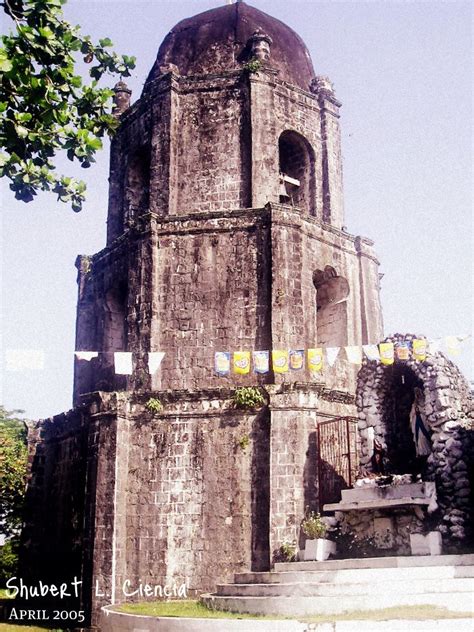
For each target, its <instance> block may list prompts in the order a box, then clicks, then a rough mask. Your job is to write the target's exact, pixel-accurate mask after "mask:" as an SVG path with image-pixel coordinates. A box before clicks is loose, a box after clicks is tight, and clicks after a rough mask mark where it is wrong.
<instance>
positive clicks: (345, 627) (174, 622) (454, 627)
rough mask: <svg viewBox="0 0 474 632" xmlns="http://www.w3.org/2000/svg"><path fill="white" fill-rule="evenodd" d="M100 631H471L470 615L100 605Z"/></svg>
mask: <svg viewBox="0 0 474 632" xmlns="http://www.w3.org/2000/svg"><path fill="white" fill-rule="evenodd" d="M100 629H101V632H354V630H355V629H360V630H364V632H406V630H410V632H472V619H470V618H469V619H443V620H435V619H430V620H425V621H417V620H411V619H406V620H402V619H400V620H390V621H366V620H354V621H334V622H328V623H303V622H302V621H296V620H294V621H291V620H288V619H287V620H271V619H267V620H263V621H260V620H258V619H240V620H239V619H187V618H183V619H176V618H167V617H146V616H141V615H132V614H127V613H123V612H116V611H114V610H113V606H106V607H105V608H102V613H101V624H100Z"/></svg>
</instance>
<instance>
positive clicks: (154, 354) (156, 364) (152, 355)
mask: <svg viewBox="0 0 474 632" xmlns="http://www.w3.org/2000/svg"><path fill="white" fill-rule="evenodd" d="M164 357H165V353H164V351H150V352H149V353H148V371H149V372H150V375H154V374H155V373H156V372H157V371H158V369H159V368H160V366H161V363H162V361H163V358H164Z"/></svg>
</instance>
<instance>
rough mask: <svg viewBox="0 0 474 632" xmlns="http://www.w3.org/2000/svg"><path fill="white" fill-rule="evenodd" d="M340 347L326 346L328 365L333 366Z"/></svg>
mask: <svg viewBox="0 0 474 632" xmlns="http://www.w3.org/2000/svg"><path fill="white" fill-rule="evenodd" d="M340 350H341V347H326V360H327V361H328V364H329V366H334V363H335V362H336V359H337V356H338V355H339V351H340Z"/></svg>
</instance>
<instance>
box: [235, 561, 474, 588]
mask: <svg viewBox="0 0 474 632" xmlns="http://www.w3.org/2000/svg"><path fill="white" fill-rule="evenodd" d="M470 577H474V565H472V566H432V567H423V566H414V567H409V566H408V567H400V568H342V569H334V570H308V571H303V570H300V571H299V570H294V571H283V572H276V571H272V572H263V573H252V572H250V573H236V574H235V576H234V582H235V583H236V584H287V583H293V582H298V583H318V582H321V583H352V582H357V583H373V582H378V583H383V582H391V581H398V580H403V581H414V580H420V579H438V580H442V579H458V578H470Z"/></svg>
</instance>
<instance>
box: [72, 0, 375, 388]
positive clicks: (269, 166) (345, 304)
mask: <svg viewBox="0 0 474 632" xmlns="http://www.w3.org/2000/svg"><path fill="white" fill-rule="evenodd" d="M116 95H117V98H116V103H117V113H118V112H120V111H123V113H122V114H121V115H120V119H121V126H120V129H119V131H118V133H117V135H116V137H115V138H114V140H113V143H112V149H111V168H110V194H109V210H108V221H107V246H106V248H105V249H104V250H103V251H101V252H99V253H98V254H96V255H94V256H93V257H91V258H90V257H87V258H86V257H82V258H80V259H79V261H78V268H79V303H78V316H77V346H76V348H77V349H78V350H82V349H85V350H97V351H99V352H100V355H99V358H98V359H96V360H94V361H93V362H92V363H83V362H77V363H76V370H75V388H74V390H75V400H76V401H77V398H78V396H79V395H80V394H82V393H85V392H90V391H94V390H97V389H98V390H105V391H114V390H116V389H126V390H133V389H143V388H146V389H151V390H163V389H199V388H204V387H211V386H217V385H226V384H227V385H229V384H231V385H234V384H235V383H236V380H237V383H242V384H246V383H253V382H255V376H254V377H253V378H252V377H248V378H246V377H238V378H237V376H232V378H229V379H223V378H222V377H217V376H216V375H215V374H214V371H213V362H214V360H213V359H214V353H215V352H216V351H228V350H240V349H242V350H245V349H247V350H259V349H268V350H271V349H292V348H296V349H299V348H303V349H305V348H311V347H316V346H323V347H324V346H332V347H336V346H344V345H361V344H366V343H370V342H373V341H377V340H378V339H379V337H380V335H381V310H380V305H379V298H378V269H377V265H378V264H377V260H376V258H375V256H374V254H373V252H372V249H371V245H372V244H371V242H370V241H369V240H367V239H364V238H360V237H353V236H352V235H349V234H348V233H347V232H346V230H345V229H344V223H345V220H344V208H343V187H342V160H341V142H340V125H339V108H340V105H341V104H340V103H339V101H338V100H337V99H336V97H335V94H334V90H333V87H332V85H331V82H330V81H329V80H328V79H327V78H326V77H321V76H316V75H315V73H314V70H313V66H312V62H311V58H310V55H309V52H308V50H307V48H306V46H305V45H304V43H303V41H302V40H301V39H300V37H299V36H298V35H297V34H296V33H295V32H293V31H292V30H291V29H290V28H289V27H287V26H286V25H285V24H283V23H281V22H279V21H278V20H276V19H274V18H271V17H270V16H268V15H266V14H264V13H262V12H261V11H259V10H257V9H255V8H253V7H251V6H249V5H247V4H245V3H244V2H238V3H235V4H232V5H226V6H223V7H220V8H218V9H213V10H211V11H206V12H205V13H202V14H200V15H197V16H195V17H192V18H189V19H186V20H183V21H182V22H180V23H179V24H178V25H177V26H176V27H175V28H173V29H172V31H171V32H170V33H169V34H168V36H167V37H166V38H165V40H164V42H163V43H162V45H161V47H160V49H159V52H158V56H157V60H156V62H155V64H154V66H153V68H152V70H151V72H150V74H149V76H148V79H147V81H146V83H145V87H144V90H143V94H142V96H141V98H140V99H139V100H138V101H137V102H136V103H135V104H134V105H133V106H131V107H127V105H128V104H127V101H128V100H129V94H128V93H127V88H126V86H125V85H124V84H118V86H117V87H116ZM115 351H132V352H133V353H134V373H133V376H132V377H131V378H124V377H123V376H116V375H115V374H114V370H113V352H115ZM150 351H162V352H165V354H166V355H165V358H164V361H163V363H162V366H161V370H160V371H159V373H157V374H156V375H154V376H151V377H150V376H149V375H148V374H147V371H146V358H147V353H148V352H150ZM353 373H354V371H353V370H352V369H351V367H350V366H348V365H347V364H346V363H343V362H341V363H339V365H338V366H337V367H336V369H334V370H332V371H329V372H327V374H326V375H325V376H324V379H325V381H326V382H327V383H328V385H330V386H331V387H336V388H342V389H343V390H344V389H347V388H349V389H352V388H353V385H354V381H353ZM279 379H283V380H284V379H285V378H279V377H278V376H276V377H275V376H274V375H272V374H269V375H268V376H266V377H264V378H261V379H260V381H263V382H270V383H273V382H275V380H276V381H278V380H279Z"/></svg>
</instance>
